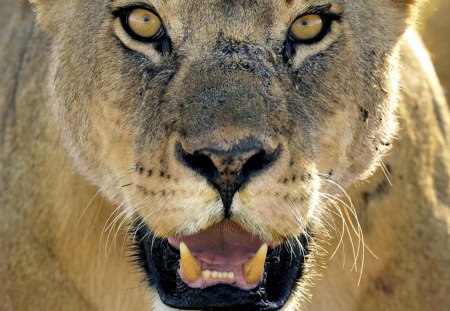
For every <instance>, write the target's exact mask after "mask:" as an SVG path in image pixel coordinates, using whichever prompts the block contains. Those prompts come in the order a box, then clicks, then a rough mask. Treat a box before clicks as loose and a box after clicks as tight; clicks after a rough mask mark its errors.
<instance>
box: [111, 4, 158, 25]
mask: <svg viewBox="0 0 450 311" xmlns="http://www.w3.org/2000/svg"><path fill="white" fill-rule="evenodd" d="M134 9H144V10H148V11H150V12H152V13H153V14H155V15H156V16H158V17H159V18H160V19H161V21H162V18H161V16H159V14H158V13H157V12H156V9H155V8H154V7H153V6H152V5H149V4H148V3H143V2H136V3H130V4H127V5H124V6H120V7H117V8H114V9H113V10H112V14H113V15H114V17H116V18H118V17H121V16H123V15H124V14H127V13H128V12H131V11H132V10H134Z"/></svg>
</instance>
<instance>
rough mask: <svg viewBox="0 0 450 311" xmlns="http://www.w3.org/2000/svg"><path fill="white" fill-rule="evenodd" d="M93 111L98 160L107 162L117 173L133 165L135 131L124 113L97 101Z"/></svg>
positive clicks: (92, 122) (94, 137) (93, 130)
mask: <svg viewBox="0 0 450 311" xmlns="http://www.w3.org/2000/svg"><path fill="white" fill-rule="evenodd" d="M96 107H97V108H96V109H95V111H93V112H92V113H91V115H94V114H95V118H94V119H93V120H91V124H92V139H93V141H94V146H96V147H97V150H96V154H97V160H98V161H100V162H101V163H102V164H106V165H107V166H108V167H110V168H111V169H112V170H113V171H114V172H115V173H116V174H119V175H120V172H123V171H125V170H129V169H131V168H132V167H133V163H134V161H133V159H134V152H133V131H132V129H131V128H132V126H131V125H130V124H129V122H127V121H126V119H127V118H126V116H125V115H124V113H123V112H122V111H120V110H118V109H115V108H111V107H108V106H107V103H101V102H97V103H96Z"/></svg>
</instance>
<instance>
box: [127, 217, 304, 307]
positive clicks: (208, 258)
mask: <svg viewBox="0 0 450 311" xmlns="http://www.w3.org/2000/svg"><path fill="white" fill-rule="evenodd" d="M299 242H300V243H299ZM136 243H137V244H136V247H137V250H138V254H139V259H140V263H141V265H142V267H143V269H144V270H145V272H146V275H147V279H148V282H149V284H150V285H151V286H153V287H155V288H156V289H157V291H158V293H159V295H160V298H161V300H162V301H163V302H164V303H165V304H166V305H168V306H170V307H173V308H177V309H186V310H279V309H280V308H281V307H282V306H283V305H284V304H285V303H286V302H287V300H288V299H289V297H290V295H291V293H292V292H293V291H294V290H295V286H296V283H297V281H298V280H299V279H300V278H301V276H302V273H303V266H304V263H305V260H306V257H307V254H308V241H307V239H306V238H305V237H304V236H301V237H299V238H298V241H297V239H296V241H295V242H294V241H292V243H288V244H275V243H267V242H264V241H262V240H261V239H260V238H258V237H256V236H253V235H251V234H250V233H249V232H247V231H246V230H244V229H243V228H242V227H240V226H239V225H238V224H237V223H235V222H233V221H229V220H225V221H222V222H220V223H218V224H216V225H214V226H212V227H210V228H208V229H207V230H205V231H202V232H200V233H198V234H195V235H192V236H187V237H182V238H169V239H161V238H156V237H154V236H153V234H152V233H151V231H150V230H149V229H148V228H146V227H143V228H140V229H139V230H138V232H137V239H136Z"/></svg>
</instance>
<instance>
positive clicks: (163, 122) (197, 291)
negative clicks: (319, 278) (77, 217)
mask: <svg viewBox="0 0 450 311" xmlns="http://www.w3.org/2000/svg"><path fill="white" fill-rule="evenodd" d="M41 2H42V3H41ZM409 5H410V3H409V2H408V1H391V0H384V1H359V0H354V1H302V0H298V1H297V0H286V1H265V0H262V1H219V0H217V1H216V0H211V1H190V0H186V1H178V0H167V1H161V0H153V1H140V2H135V1H130V0H115V1H109V0H108V1H106V0H105V1H70V2H66V1H55V2H54V3H52V4H50V3H47V2H46V1H40V4H39V6H38V11H39V13H40V15H39V18H40V22H41V24H42V25H43V26H44V27H46V29H48V30H49V32H50V33H51V36H52V39H53V46H52V63H51V66H50V68H51V76H50V80H49V81H50V82H49V84H50V92H51V105H52V107H53V110H54V112H55V115H56V117H57V120H58V124H59V126H60V130H61V133H62V137H63V141H64V143H65V145H66V148H67V150H68V153H69V154H70V155H71V157H72V158H73V159H74V161H75V163H76V165H77V167H78V169H79V170H80V171H81V172H82V173H83V174H85V175H86V176H88V177H89V178H90V179H91V180H92V181H93V182H94V183H96V184H97V185H99V187H101V189H102V191H103V193H104V194H105V195H106V196H107V197H109V198H110V199H111V200H113V201H115V202H117V204H120V206H121V208H122V209H123V211H124V213H126V215H127V217H128V218H129V221H130V222H131V223H133V224H134V225H135V231H136V236H137V237H138V238H137V239H136V246H137V250H138V252H139V254H140V258H141V261H142V265H143V268H144V269H143V270H144V271H145V273H146V275H147V277H148V279H149V284H151V285H150V286H152V287H153V288H155V289H156V290H157V291H158V293H159V296H160V298H161V299H162V301H163V302H164V303H165V304H167V305H169V306H172V307H175V308H187V309H208V310H213V309H223V308H226V309H233V310H241V309H242V310H251V309H252V310H253V309H254V310H275V309H279V308H281V307H282V306H283V305H284V304H285V303H286V302H287V301H288V300H289V298H292V299H295V298H298V297H297V296H298V295H300V293H301V292H302V287H304V286H306V285H307V284H305V283H304V282H302V280H304V279H305V276H306V275H307V274H308V273H312V269H313V268H312V267H311V266H308V265H307V264H306V263H308V261H312V258H314V256H315V255H316V253H317V250H316V248H315V247H314V246H311V243H309V242H311V240H310V239H311V235H313V236H314V237H315V238H316V239H320V237H321V236H322V235H323V236H325V235H326V229H325V228H323V226H322V224H321V220H322V214H323V213H325V212H326V207H324V206H323V204H321V197H322V195H323V194H324V193H329V194H333V193H334V194H335V193H338V192H339V189H340V187H345V186H348V185H349V184H351V183H352V182H354V181H355V180H357V179H361V178H364V177H365V176H367V175H368V174H370V173H371V172H372V170H373V169H374V167H375V165H376V163H377V160H378V159H379V158H380V157H381V156H382V155H383V154H384V153H385V152H386V151H387V149H388V148H389V145H390V140H391V137H392V135H393V134H394V132H395V121H394V120H395V118H394V111H395V102H396V94H397V81H396V54H397V43H398V41H399V38H400V37H401V35H402V33H403V31H404V29H405V27H406V22H407V15H408V14H407V11H408V9H407V8H408V6H409ZM296 295H297V296H296Z"/></svg>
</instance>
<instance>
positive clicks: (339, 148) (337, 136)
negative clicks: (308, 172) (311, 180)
mask: <svg viewBox="0 0 450 311" xmlns="http://www.w3.org/2000/svg"><path fill="white" fill-rule="evenodd" d="M355 114H356V112H355V111H350V109H348V110H344V111H337V113H336V114H335V115H334V116H333V117H332V118H331V119H328V120H327V121H326V124H323V125H322V126H321V132H320V136H319V139H318V142H317V168H318V171H319V173H321V174H325V175H330V174H336V173H338V172H339V171H340V170H342V168H347V167H349V166H350V165H351V163H350V161H351V159H350V157H349V155H350V153H351V152H352V146H353V144H354V140H355V133H356V132H357V130H358V125H357V122H362V121H360V120H359V118H358V117H359V115H355Z"/></svg>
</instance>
